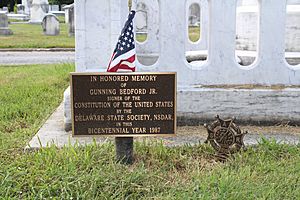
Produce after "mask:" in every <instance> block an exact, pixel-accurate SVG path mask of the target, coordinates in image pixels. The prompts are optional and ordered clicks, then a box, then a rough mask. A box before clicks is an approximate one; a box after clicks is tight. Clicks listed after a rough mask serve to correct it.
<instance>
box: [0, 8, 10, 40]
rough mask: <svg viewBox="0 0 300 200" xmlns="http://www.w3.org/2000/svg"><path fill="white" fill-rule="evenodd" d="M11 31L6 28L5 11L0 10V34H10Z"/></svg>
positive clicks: (6, 18)
mask: <svg viewBox="0 0 300 200" xmlns="http://www.w3.org/2000/svg"><path fill="white" fill-rule="evenodd" d="M12 34H13V32H12V30H10V29H9V28H8V17H7V15H6V13H5V12H0V35H12Z"/></svg>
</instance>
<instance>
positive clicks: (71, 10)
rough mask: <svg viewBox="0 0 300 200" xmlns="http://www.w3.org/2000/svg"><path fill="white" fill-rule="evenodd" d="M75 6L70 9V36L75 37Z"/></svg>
mask: <svg viewBox="0 0 300 200" xmlns="http://www.w3.org/2000/svg"><path fill="white" fill-rule="evenodd" d="M74 19H75V17H74V4H73V5H72V6H70V8H69V23H68V25H69V36H74V35H75V20H74Z"/></svg>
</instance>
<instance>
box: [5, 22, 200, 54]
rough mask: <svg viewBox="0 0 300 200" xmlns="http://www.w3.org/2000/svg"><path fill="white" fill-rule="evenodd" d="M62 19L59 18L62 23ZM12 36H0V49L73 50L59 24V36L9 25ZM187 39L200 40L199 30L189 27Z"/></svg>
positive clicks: (142, 36)
mask: <svg viewBox="0 0 300 200" xmlns="http://www.w3.org/2000/svg"><path fill="white" fill-rule="evenodd" d="M63 20H64V19H63V18H60V21H61V22H62V21H63ZM9 27H10V28H11V29H12V30H13V32H14V34H13V35H12V36H0V41H1V42H0V48H55V47H56V48H74V47H75V39H74V37H69V36H68V28H67V24H65V23H61V24H60V35H59V36H46V35H44V34H43V31H42V26H41V25H33V24H11V25H9ZM189 38H190V40H191V41H192V42H196V41H198V40H199V38H200V28H199V27H190V28H189ZM146 39H147V35H146V34H137V36H136V40H137V41H139V42H144V41H145V40H146Z"/></svg>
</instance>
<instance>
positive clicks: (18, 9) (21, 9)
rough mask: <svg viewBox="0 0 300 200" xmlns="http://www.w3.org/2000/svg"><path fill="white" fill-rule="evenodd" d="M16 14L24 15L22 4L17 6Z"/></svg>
mask: <svg viewBox="0 0 300 200" xmlns="http://www.w3.org/2000/svg"><path fill="white" fill-rule="evenodd" d="M17 13H18V14H24V13H25V6H24V5H22V4H18V5H17Z"/></svg>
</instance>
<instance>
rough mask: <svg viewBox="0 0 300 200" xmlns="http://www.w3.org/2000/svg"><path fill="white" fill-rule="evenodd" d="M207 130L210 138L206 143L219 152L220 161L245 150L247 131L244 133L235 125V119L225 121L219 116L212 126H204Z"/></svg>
mask: <svg viewBox="0 0 300 200" xmlns="http://www.w3.org/2000/svg"><path fill="white" fill-rule="evenodd" d="M204 127H205V128H206V129H207V132H208V137H207V140H206V141H205V143H208V142H209V143H210V144H211V146H212V147H213V148H214V149H215V151H217V156H218V157H219V159H220V160H222V161H223V160H225V159H226V158H227V157H228V155H229V154H233V153H235V152H237V151H239V150H240V149H241V148H245V144H244V136H245V135H246V134H247V133H248V132H247V131H246V132H244V133H242V131H241V129H240V128H239V126H238V125H237V124H236V123H235V118H232V119H227V120H223V119H221V118H220V117H219V116H218V115H217V116H216V120H215V121H214V122H212V123H211V124H210V125H207V124H204Z"/></svg>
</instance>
